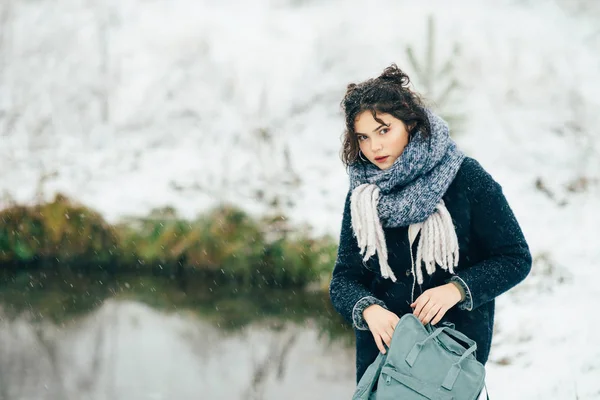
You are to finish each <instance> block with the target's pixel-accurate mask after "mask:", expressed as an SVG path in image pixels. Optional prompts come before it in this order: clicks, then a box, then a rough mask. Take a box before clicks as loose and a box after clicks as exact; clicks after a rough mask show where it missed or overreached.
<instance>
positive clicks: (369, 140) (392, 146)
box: [354, 110, 409, 169]
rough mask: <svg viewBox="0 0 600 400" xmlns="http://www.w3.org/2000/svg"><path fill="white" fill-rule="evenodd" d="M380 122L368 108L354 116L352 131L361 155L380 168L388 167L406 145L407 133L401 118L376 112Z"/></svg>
mask: <svg viewBox="0 0 600 400" xmlns="http://www.w3.org/2000/svg"><path fill="white" fill-rule="evenodd" d="M377 118H378V119H380V120H381V121H383V122H384V124H381V123H379V122H377V121H376V120H375V118H373V114H372V113H371V111H370V110H367V111H363V112H361V113H360V114H358V116H357V117H356V120H355V123H354V131H355V132H356V136H357V139H358V144H359V146H360V151H361V152H362V153H363V157H366V158H367V159H368V160H369V161H370V162H372V163H373V164H375V165H376V166H377V167H379V168H380V169H388V168H390V167H391V166H392V165H393V164H394V161H396V159H398V157H400V155H401V154H402V152H403V151H404V148H405V147H406V145H408V139H409V133H408V130H407V127H406V125H405V124H404V122H403V121H402V120H399V119H397V118H395V117H393V116H392V115H390V114H383V113H377Z"/></svg>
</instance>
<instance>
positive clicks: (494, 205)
mask: <svg viewBox="0 0 600 400" xmlns="http://www.w3.org/2000/svg"><path fill="white" fill-rule="evenodd" d="M472 162H473V163H474V166H473V168H472V170H471V171H470V174H469V175H470V176H469V177H468V196H469V202H470V205H471V239H472V240H473V241H474V242H473V243H472V245H473V246H478V247H479V252H480V254H482V257H481V261H479V262H477V263H476V264H474V265H472V266H471V267H469V268H466V269H464V270H459V271H457V273H456V275H455V276H454V277H452V280H453V281H455V282H458V283H459V284H461V285H462V286H463V289H464V290H465V293H466V299H465V301H463V302H462V303H461V304H459V306H460V308H462V309H466V310H469V311H470V310H473V309H475V308H477V307H479V306H480V305H482V304H484V303H486V302H488V301H490V300H492V299H494V298H496V297H497V296H499V295H501V294H502V293H504V292H506V291H507V290H509V289H510V288H512V287H513V286H515V285H517V284H518V283H519V282H521V281H522V280H523V279H525V277H526V276H527V275H528V274H529V272H530V270H531V262H532V260H531V252H530V251H529V246H528V245H527V242H526V241H525V237H524V235H523V232H522V231H521V227H520V226H519V223H518V222H517V219H516V218H515V215H514V214H513V211H512V210H511V208H510V206H509V205H508V202H507V200H506V198H505V196H504V194H503V192H502V187H501V186H500V185H499V184H498V183H497V182H496V181H495V180H494V179H493V178H492V176H491V175H490V174H489V173H487V172H486V171H485V170H484V169H483V168H482V167H481V165H479V163H477V162H476V161H475V160H473V161H472Z"/></svg>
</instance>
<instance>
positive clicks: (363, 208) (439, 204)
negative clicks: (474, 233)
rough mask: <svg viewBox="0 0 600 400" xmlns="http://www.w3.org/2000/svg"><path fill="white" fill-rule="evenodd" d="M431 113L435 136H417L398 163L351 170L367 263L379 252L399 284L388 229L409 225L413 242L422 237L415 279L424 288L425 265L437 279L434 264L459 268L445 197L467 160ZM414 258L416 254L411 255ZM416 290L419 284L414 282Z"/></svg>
mask: <svg viewBox="0 0 600 400" xmlns="http://www.w3.org/2000/svg"><path fill="white" fill-rule="evenodd" d="M426 111H427V117H428V118H429V123H430V126H431V135H430V136H428V137H427V138H424V137H423V135H421V134H420V133H416V134H415V135H413V137H412V138H411V140H410V142H409V143H408V145H407V146H406V148H405V149H404V151H403V152H402V154H401V156H400V157H398V159H396V160H395V162H394V164H393V165H392V166H391V167H390V168H389V169H387V170H381V169H379V168H378V167H377V166H375V165H373V164H371V163H361V162H356V163H354V164H352V165H351V166H350V167H349V175H350V190H351V191H352V195H351V216H352V229H353V231H354V234H355V236H356V237H357V240H358V244H359V247H360V249H361V255H363V260H364V261H367V260H368V259H369V258H370V257H371V256H372V255H374V254H375V253H376V252H377V253H378V258H379V264H380V269H381V274H382V276H383V277H384V278H390V279H392V281H396V277H395V276H394V274H393V272H392V270H391V268H390V267H389V265H388V263H387V259H388V254H387V246H386V243H385V237H384V234H383V227H386V228H393V227H401V226H409V236H410V241H411V244H412V241H413V240H414V239H415V237H416V236H417V234H418V233H419V232H421V237H420V241H419V245H418V248H417V260H416V265H417V266H418V268H415V262H414V260H413V266H412V270H413V276H414V277H415V278H416V280H417V281H418V282H419V284H422V283H423V275H422V272H421V268H420V267H421V262H424V263H425V268H426V271H427V272H428V273H429V274H432V273H433V272H434V271H435V265H436V264H438V265H439V266H440V267H442V268H443V269H446V270H450V272H451V273H453V267H455V266H456V265H458V240H457V238H456V232H455V230H454V225H453V224H452V218H451V216H450V214H449V212H448V210H447V209H446V207H445V206H444V202H443V201H442V196H443V195H444V194H445V193H446V190H447V189H448V187H449V186H450V184H451V183H452V181H453V180H454V177H455V176H456V173H457V172H458V169H459V168H460V165H461V163H462V161H463V160H464V158H465V155H464V154H463V153H462V152H461V151H460V150H459V149H458V148H457V146H456V144H455V143H454V141H453V140H452V139H451V138H450V136H449V129H448V124H447V123H446V122H445V121H444V120H443V119H442V118H440V117H439V116H437V115H435V114H433V113H432V112H431V111H429V110H426ZM411 258H412V251H411ZM413 289H414V283H413Z"/></svg>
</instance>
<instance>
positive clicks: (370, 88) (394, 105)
mask: <svg viewBox="0 0 600 400" xmlns="http://www.w3.org/2000/svg"><path fill="white" fill-rule="evenodd" d="M409 85H410V79H409V78H408V75H406V74H405V73H404V72H403V71H402V70H401V69H400V68H398V67H397V66H396V64H392V65H390V66H389V67H387V68H386V69H384V70H383V72H382V73H381V75H379V76H378V77H377V78H372V79H368V80H366V81H364V82H361V83H358V84H356V83H350V84H349V85H348V87H347V88H346V94H345V95H344V99H343V100H342V102H341V107H342V110H343V111H344V114H345V116H346V130H345V132H344V134H343V144H342V150H341V153H340V156H341V159H342V162H343V163H344V165H346V166H349V165H351V164H354V163H355V162H361V163H362V162H364V161H363V160H361V159H360V157H359V156H358V151H359V149H360V147H359V144H358V138H357V136H356V131H355V130H354V123H355V121H356V117H357V116H358V115H359V114H360V113H362V112H363V111H366V110H368V111H371V113H372V114H373V118H374V119H375V120H376V121H377V122H379V123H381V124H383V121H381V120H380V119H379V118H378V117H377V113H381V114H384V113H387V114H390V115H392V116H394V117H395V118H397V119H399V120H402V121H403V122H404V123H405V124H406V126H407V127H408V129H409V134H410V138H412V137H413V136H414V135H415V134H417V133H420V134H422V135H424V136H428V135H430V133H431V127H430V125H429V119H428V118H427V115H426V113H425V104H424V101H423V100H422V98H421V96H420V95H419V94H417V93H416V92H414V91H412V90H411V89H410V88H409Z"/></svg>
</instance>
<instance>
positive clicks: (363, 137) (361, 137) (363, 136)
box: [358, 135, 367, 142]
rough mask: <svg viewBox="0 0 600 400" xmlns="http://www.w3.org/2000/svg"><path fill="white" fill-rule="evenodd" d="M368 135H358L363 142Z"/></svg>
mask: <svg viewBox="0 0 600 400" xmlns="http://www.w3.org/2000/svg"><path fill="white" fill-rule="evenodd" d="M366 139H367V137H366V136H365V135H358V141H359V142H362V141H363V140H366Z"/></svg>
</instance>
